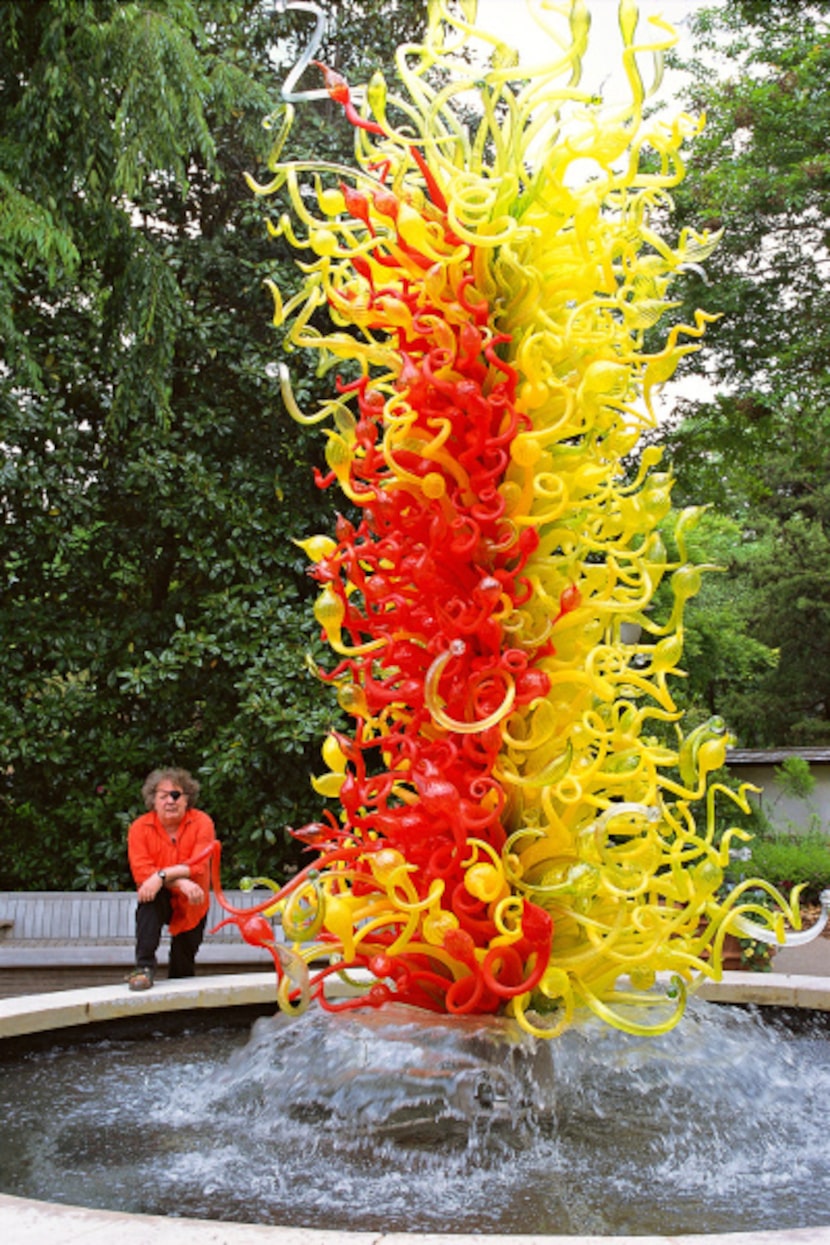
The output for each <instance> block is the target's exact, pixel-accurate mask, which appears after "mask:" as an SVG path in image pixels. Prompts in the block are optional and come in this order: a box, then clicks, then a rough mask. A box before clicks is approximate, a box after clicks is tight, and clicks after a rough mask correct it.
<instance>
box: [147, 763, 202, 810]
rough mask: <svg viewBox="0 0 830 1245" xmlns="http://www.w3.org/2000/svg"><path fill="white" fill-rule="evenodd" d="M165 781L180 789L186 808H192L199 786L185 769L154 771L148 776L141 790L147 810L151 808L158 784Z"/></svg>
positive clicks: (197, 795)
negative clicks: (185, 800) (185, 798)
mask: <svg viewBox="0 0 830 1245" xmlns="http://www.w3.org/2000/svg"><path fill="white" fill-rule="evenodd" d="M165 781H166V782H172V783H173V785H174V786H176V787H181V789H182V791H183V792H184V793H185V795H186V796H187V807H188V808H193V806H194V804H195V802H196V800H197V799H198V797H199V784H198V782H197V781H196V779H195V778H193V777H192V775H191V774H189V773H188V771H187V770H186V769H154V770H153V772H152V774H148V775H147V777H146V778H145V779H144V783H143V786H142V788H141V794H142V795H143V796H144V803H145V804H146V806H147V808H152V807H153V803H154V801H155V798H156V791H157V790H158V786H159V783H162V782H165Z"/></svg>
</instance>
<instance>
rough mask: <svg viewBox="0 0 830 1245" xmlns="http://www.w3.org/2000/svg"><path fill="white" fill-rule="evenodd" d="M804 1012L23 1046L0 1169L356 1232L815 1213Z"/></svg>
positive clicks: (289, 1027)
mask: <svg viewBox="0 0 830 1245" xmlns="http://www.w3.org/2000/svg"><path fill="white" fill-rule="evenodd" d="M810 1024H811V1027H810V1028H808V1029H807V1030H805V1031H803V1032H799V1033H790V1032H788V1031H786V1030H785V1029H784V1028H783V1027H781V1026H771V1025H769V1024H766V1023H764V1022H762V1021H761V1020H760V1019H759V1018H758V1017H757V1016H755V1015H753V1014H751V1013H748V1012H740V1011H733V1010H730V1011H728V1012H725V1011H724V1010H723V1009H719V1008H717V1007H715V1006H713V1005H711V1004H709V1005H707V1004H701V1003H699V1002H696V1001H694V1002H692V1004H691V1005H690V1007H689V1009H688V1012H687V1023H686V1024H685V1025H683V1026H680V1027H679V1028H678V1029H676V1030H674V1031H673V1032H672V1033H671V1034H670V1035H667V1036H665V1037H662V1038H661V1039H659V1040H656V1039H654V1038H651V1037H643V1036H635V1035H627V1034H623V1033H620V1032H618V1031H616V1030H613V1029H611V1028H609V1027H607V1026H603V1025H601V1024H600V1023H599V1022H596V1021H590V1022H588V1023H587V1024H585V1025H584V1026H582V1025H580V1026H578V1027H575V1028H573V1029H572V1030H569V1031H568V1033H567V1034H565V1035H563V1037H562V1039H561V1040H560V1041H559V1042H558V1043H556V1044H550V1043H538V1042H534V1041H532V1040H531V1039H529V1038H528V1037H527V1036H526V1035H524V1034H522V1032H521V1031H520V1030H519V1028H518V1026H517V1025H516V1024H515V1022H511V1021H507V1020H497V1019H494V1020H482V1018H480V1017H479V1018H477V1019H476V1021H475V1022H474V1023H473V1022H467V1021H463V1020H458V1019H445V1018H434V1019H433V1018H430V1019H428V1020H425V1019H424V1018H423V1016H422V1015H421V1014H417V1015H416V1013H415V1012H414V1011H413V1009H408V1008H403V1007H400V1006H398V1005H394V1006H392V1007H390V1009H389V1010H388V1012H387V1011H384V1012H381V1013H373V1012H372V1013H368V1014H361V1015H350V1016H346V1017H343V1016H340V1017H330V1016H326V1015H325V1014H323V1013H313V1014H307V1015H306V1016H305V1017H304V1018H303V1020H302V1022H300V1023H298V1022H296V1021H292V1020H290V1019H288V1018H285V1017H279V1018H276V1019H270V1018H269V1019H264V1020H260V1021H258V1022H257V1023H256V1024H255V1025H254V1028H253V1030H252V1033H251V1036H250V1040H249V1041H248V1042H247V1043H246V1042H245V1037H244V1034H242V1033H240V1032H239V1031H234V1030H232V1029H230V1028H228V1029H219V1030H211V1031H209V1032H195V1031H191V1032H188V1033H185V1034H180V1035H178V1036H166V1037H165V1036H162V1035H160V1034H158V1033H157V1034H154V1035H153V1036H152V1037H151V1038H148V1039H146V1040H143V1039H142V1040H138V1041H126V1040H124V1041H122V1040H108V1041H106V1042H103V1043H100V1044H96V1045H90V1046H84V1047H80V1048H74V1049H72V1050H70V1051H53V1052H51V1053H46V1054H40V1055H29V1056H27V1057H26V1058H23V1059H21V1060H19V1061H16V1062H14V1063H8V1064H6V1065H4V1066H3V1067H2V1068H0V1111H2V1118H3V1120H4V1147H3V1154H2V1158H0V1187H2V1188H3V1189H4V1190H5V1191H8V1192H13V1193H18V1194H21V1195H23V1196H33V1197H49V1198H50V1199H51V1200H55V1199H56V1198H58V1199H60V1200H61V1201H66V1202H70V1203H75V1202H77V1203H80V1204H86V1205H96V1206H103V1207H111V1208H114V1209H116V1208H117V1209H121V1210H130V1211H135V1212H138V1211H143V1212H152V1213H160V1214H175V1215H193V1216H197V1217H211V1218H222V1219H225V1220H235V1221H257V1222H263V1223H290V1224H294V1225H297V1226H305V1227H315V1226H327V1227H337V1228H342V1229H353V1230H367V1231H377V1230H381V1229H383V1230H386V1231H404V1230H406V1231H436V1230H441V1231H447V1230H451V1231H455V1232H464V1231H466V1232H471V1231H475V1232H513V1233H515V1232H521V1233H545V1232H550V1233H558V1234H563V1235H564V1234H577V1233H586V1232H591V1233H598V1234H617V1233H649V1232H661V1233H668V1234H674V1233H686V1232H717V1231H726V1230H730V1231H737V1230H744V1231H751V1230H761V1229H764V1228H773V1227H775V1226H779V1225H781V1224H782V1223H786V1224H787V1226H789V1227H795V1226H807V1225H810V1224H815V1223H817V1222H821V1221H822V1220H824V1221H826V1220H827V1218H828V1216H830V1174H828V1172H829V1171H830V1164H828V1161H827V1160H828V1154H827V1144H826V1143H823V1142H822V1141H821V1138H820V1135H819V1131H818V1129H817V1127H816V1123H815V1121H816V1120H820V1119H821V1118H822V1109H823V1105H824V1103H825V1102H826V1101H827V1096H828V1093H830V1044H828V1043H827V1041H826V1039H825V1036H824V1034H823V1033H822V1031H821V1029H820V1028H819V1027H816V1025H817V1022H810ZM172 1063H175V1067H176V1076H175V1084H176V1092H175V1093H167V1092H161V1093H160V1092H159V1087H160V1086H161V1087H164V1086H168V1085H169V1084H170V1081H171V1074H170V1069H171V1065H172ZM496 1190H498V1196H496V1192H495V1191H496Z"/></svg>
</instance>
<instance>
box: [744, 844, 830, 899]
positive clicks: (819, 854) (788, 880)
mask: <svg viewBox="0 0 830 1245" xmlns="http://www.w3.org/2000/svg"><path fill="white" fill-rule="evenodd" d="M727 876H728V877H729V878H730V879H731V880H732V881H739V880H740V878H742V877H757V878H761V879H762V880H763V881H765V882H769V883H770V884H771V885H772V886H775V887H777V888H778V890H781V891H784V892H785V893H786V892H788V891H789V890H791V889H792V887H793V886H797V885H798V884H799V883H804V884H805V886H804V891H803V892H802V898H803V899H806V900H807V901H809V902H811V903H815V902H817V901H818V897H819V894H820V893H821V891H823V890H825V889H827V888H830V841H828V839H827V838H826V837H825V835H823V834H818V833H810V834H806V835H792V834H779V835H775V836H771V837H769V838H756V839H753V840H752V843H751V844H750V855H749V858H748V859H746V860H740V861H738V860H735V861H733V862H732V864H731V865H730V866H729V869H728V871H727Z"/></svg>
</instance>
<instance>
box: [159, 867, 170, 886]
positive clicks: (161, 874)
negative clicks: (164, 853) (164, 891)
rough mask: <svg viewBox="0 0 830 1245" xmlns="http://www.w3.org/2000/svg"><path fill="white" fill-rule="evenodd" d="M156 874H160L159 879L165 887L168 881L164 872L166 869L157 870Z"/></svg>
mask: <svg viewBox="0 0 830 1245" xmlns="http://www.w3.org/2000/svg"><path fill="white" fill-rule="evenodd" d="M156 872H157V873H158V875H159V877H160V878H161V884H162V886H164V883H165V882H166V881H167V874H166V872H165V871H164V869H157V870H156Z"/></svg>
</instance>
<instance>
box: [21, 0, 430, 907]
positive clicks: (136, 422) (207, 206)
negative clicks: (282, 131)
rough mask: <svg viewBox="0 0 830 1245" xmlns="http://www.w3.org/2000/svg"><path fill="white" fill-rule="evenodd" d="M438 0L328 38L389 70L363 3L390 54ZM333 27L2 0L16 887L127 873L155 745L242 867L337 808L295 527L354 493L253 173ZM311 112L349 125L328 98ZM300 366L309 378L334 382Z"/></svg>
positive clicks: (245, 4) (234, 870) (279, 854)
mask: <svg viewBox="0 0 830 1245" xmlns="http://www.w3.org/2000/svg"><path fill="white" fill-rule="evenodd" d="M329 7H330V8H331V12H332V14H333V15H334V16H335V17H336V18H337V19H338V20H339V18H340V17H341V16H342V17H343V20H344V21H346V22H347V26H348V30H349V31H352V29H353V24H354V23H355V22H360V21H363V22H367V21H368V20H369V19H370V18H373V17H377V15H378V14H379V13H380V7H379V5H378V3H376V0H356V2H355V3H354V4H352V5H350V6H349V13H348V14H343V13H342V12H341V10H340V7H339V6H337V5H335V4H331V5H330V6H329ZM420 10H421V6H420V4H417V3H415V0H412V2H411V3H409V4H405V3H403V2H401V3H396V4H393V5H392V6H390V7H389V21H388V22H387V21H386V20H384V22H380V21H377V22H375V23H374V25H372V26H371V27H369V26H366V27H365V28H364V35H363V37H362V38H361V39H354V38H352V37H351V36H350V37H349V39H348V41H343V42H341V37H340V36H339V35H338V33H337V31H336V29H335V28H334V27H333V28H332V34H331V36H330V41H329V46H328V47H327V48H326V49H324V52H323V58H324V59H329V60H333V59H334V58H335V57H337V58H338V63H339V67H340V68H341V69H345V71H346V72H349V73H353V74H354V75H355V80H356V81H362V80H365V79H366V77H367V76H368V73H369V72H371V68H373V67H374V65H373V63H372V61H369V63H368V64H367V63H366V62H364V61H363V60H362V58H363V56H364V44H365V29H368V28H371V29H372V30H373V38H374V37H376V39H377V42H376V45H375V47H374V48H373V52H372V55H373V57H374V56H379V57H381V58H382V59H383V60H384V61H385V62H386V63H388V61H389V43H388V40H395V41H397V39H398V38H402V37H403V31H404V28H405V27H407V28H408V29H409V31H410V32H411V31H412V30H413V29H415V28H416V23H417V21H418V20H420V19H421V17H422V14H421V12H420ZM384 11H386V10H384ZM278 23H283V24H284V26H282V27H280V29H281V30H283V29H284V33H285V35H286V38H285V40H284V41H282V40H280V38H279V36H278V33H277V28H276V24H278ZM309 29H310V24H309V19H308V15H307V14H302V13H299V12H296V11H294V12H291V13H286V14H284V15H282V16H279V15H275V12H274V8H273V5H271V4H263V3H260V0H237V2H236V3H227V0H132V2H127V3H122V2H121V0H38V2H37V3H31V2H30V0H7V2H6V3H4V4H3V5H0V63H2V66H3V69H2V74H0V119H1V120H2V125H0V134H2V136H3V137H2V139H0V337H2V340H3V343H4V356H3V360H2V366H0V446H2V454H1V455H0V568H2V576H3V594H2V598H0V634H2V637H3V655H2V661H1V662H0V774H2V779H1V780H0V887H4V888H24V889H25V888H31V889H39V888H47V889H48V888H50V887H51V888H65V887H72V886H75V887H89V888H110V887H120V886H123V885H126V884H127V881H128V879H127V874H126V859H125V845H124V833H125V829H126V826H127V824H128V822H129V821H130V820H131V818H132V817H134V816H135V815H136V814H137V813H138V812H140V811H142V809H141V804H140V794H139V792H140V785H141V781H142V780H143V778H144V776H145V775H146V774H147V772H148V771H149V770H150V769H152V768H153V767H155V766H156V765H159V764H167V763H173V764H177V765H182V766H185V767H186V768H188V769H190V770H192V771H193V772H194V773H195V774H197V775H198V777H199V778H200V780H201V783H202V796H201V799H200V803H201V804H202V806H203V807H204V808H205V809H207V811H209V812H210V813H211V815H212V816H213V817H214V819H215V821H216V824H217V830H218V833H219V836H220V838H221V839H222V841H223V845H224V856H223V862H224V864H223V867H224V872H225V875H226V877H227V878H228V880H229V881H230V882H232V881H233V879H234V878H238V877H239V876H240V875H241V874H243V873H268V874H270V875H272V876H279V875H280V874H281V873H283V872H284V870H286V869H289V868H292V867H293V866H294V865H295V864H296V861H297V859H298V848H297V846H296V844H294V842H293V840H291V839H290V837H289V836H288V834H287V831H286V827H288V826H291V825H294V826H297V825H302V824H303V823H304V822H306V821H309V820H313V819H316V818H317V817H318V816H319V813H320V801H319V798H318V797H317V796H316V795H315V794H314V793H313V791H312V790H311V788H310V785H309V776H310V774H311V773H313V772H314V771H315V770H317V769H318V768H320V767H321V762H320V760H319V748H320V744H321V743H322V740H323V738H324V736H325V734H326V731H327V730H328V729H329V727H330V725H331V724H332V723H333V722H335V721H337V720H338V718H337V712H338V711H337V710H336V706H335V704H334V701H333V698H332V695H331V693H330V692H329V691H328V690H327V689H326V688H324V687H322V686H321V685H320V684H319V683H318V682H317V681H316V680H315V679H313V678H312V677H311V675H309V674H308V673H307V669H306V665H305V655H306V653H307V651H309V650H312V651H314V650H316V647H317V645H318V637H317V634H316V627H315V626H314V625H313V620H312V616H311V609H310V605H311V600H312V598H313V596H314V590H313V587H312V585H311V584H310V582H309V580H308V576H307V572H306V561H305V558H304V557H303V556H302V555H301V554H300V553H299V551H298V550H297V549H296V548H295V546H294V545H293V544H292V539H293V538H302V537H305V536H307V535H310V534H312V533H313V532H316V531H327V530H329V529H330V527H331V525H332V521H333V513H332V511H333V506H334V504H335V499H334V498H330V497H329V496H328V495H327V494H320V493H319V492H318V491H317V490H316V489H315V487H314V485H313V481H312V475H311V472H312V466H313V464H314V463H315V462H316V461H318V459H319V458H320V457H321V455H322V447H321V446H319V445H318V443H317V441H316V440H310V439H309V438H308V436H307V434H305V433H304V432H303V430H302V429H300V428H298V427H297V426H296V425H294V424H293V422H292V421H291V420H290V419H289V418H288V417H287V415H286V414H285V412H284V411H283V410H282V406H281V402H280V399H279V393H278V390H277V389H276V387H275V385H274V383H273V381H272V379H271V378H270V371H269V364H270V363H271V361H272V360H273V358H274V355H275V354H276V353H277V352H278V351H279V342H278V341H276V340H275V338H274V334H273V330H272V328H271V326H270V315H271V307H270V296H269V295H268V294H267V292H266V291H265V290H264V288H263V281H264V278H265V277H266V276H269V277H271V278H272V279H274V280H276V281H277V282H278V283H279V284H281V285H282V286H283V287H284V288H289V287H290V286H291V285H292V283H295V282H296V280H297V275H296V265H295V257H294V256H293V255H289V254H288V253H287V251H286V248H285V245H284V244H276V245H275V244H274V243H273V242H271V241H269V239H268V237H267V234H266V229H265V219H266V214H267V211H269V210H271V209H266V208H264V207H263V206H262V205H261V204H259V203H257V202H256V200H255V199H254V198H253V197H252V196H251V194H250V192H249V190H248V189H247V186H246V185H245V182H244V179H243V173H244V172H246V171H248V172H251V173H252V174H253V175H254V176H260V177H261V176H262V171H263V168H264V165H265V161H266V159H267V153H268V143H269V138H268V135H267V133H266V132H265V131H264V130H263V128H262V121H263V118H264V117H265V116H266V115H268V114H269V113H271V112H272V111H273V110H274V108H275V106H276V105H277V103H278V102H279V97H278V90H279V83H280V81H281V80H282V79H283V78H284V77H285V74H286V73H287V72H288V69H289V68H290V65H291V63H292V61H293V58H294V56H295V55H296V51H297V48H298V46H302V45H304V43H305V40H306V37H307V32H308V31H309ZM280 57H283V58H284V63H283V64H282V65H281V64H280ZM310 72H316V71H310ZM310 84H311V85H315V86H316V85H318V84H319V83H318V81H317V80H315V81H313V82H311V83H310ZM296 135H297V141H298V143H308V144H310V145H316V144H319V143H323V144H324V145H325V149H326V150H330V151H332V152H336V153H337V154H338V155H339V157H340V158H343V157H344V156H345V157H348V152H349V151H350V149H351V144H352V142H353V138H352V134H351V132H350V130H349V127H348V126H346V125H345V123H343V122H342V120H341V119H340V118H339V116H338V115H337V112H336V110H335V108H334V106H333V105H329V104H327V103H324V104H322V105H319V104H313V105H309V106H308V107H307V108H306V109H305V110H304V111H303V114H302V123H301V124H300V123H298V125H297V127H296ZM318 150H319V148H318ZM276 210H279V207H278V208H277V209H276ZM291 366H292V371H293V373H294V376H295V382H296V386H297V390H298V392H299V393H300V394H301V395H302V397H303V400H305V401H309V402H310V401H313V399H314V395H315V393H317V394H319V393H321V392H322V389H321V386H323V385H324V386H325V387H326V388H329V387H330V386H331V385H333V383H334V378H333V377H332V378H327V379H326V380H325V381H320V380H318V379H317V378H316V377H315V376H314V375H313V374H309V373H308V372H307V370H306V365H305V363H304V361H303V360H302V359H300V358H298V357H296V356H294V357H293V358H292V361H291ZM316 656H317V658H318V660H321V659H322V657H323V655H322V654H321V653H319V652H317V653H316Z"/></svg>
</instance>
